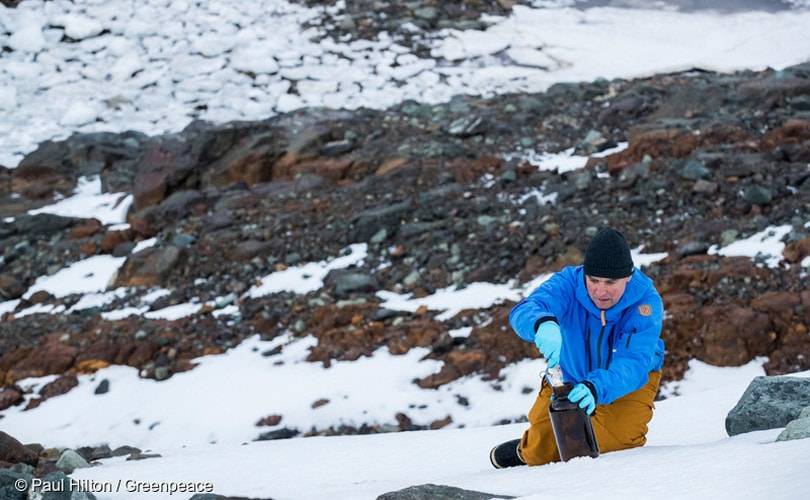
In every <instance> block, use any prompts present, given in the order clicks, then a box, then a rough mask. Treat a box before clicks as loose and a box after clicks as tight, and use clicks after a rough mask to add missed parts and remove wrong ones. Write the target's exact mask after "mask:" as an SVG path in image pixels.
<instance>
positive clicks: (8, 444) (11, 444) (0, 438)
mask: <svg viewBox="0 0 810 500" xmlns="http://www.w3.org/2000/svg"><path fill="white" fill-rule="evenodd" d="M38 458H39V457H37V454H36V453H34V452H33V451H31V450H30V449H28V448H26V447H25V446H23V444H22V443H20V442H19V441H17V440H16V439H15V438H14V437H12V436H9V435H8V434H6V433H5V432H3V431H0V461H2V462H8V463H12V464H18V463H23V464H29V465H36V464H37V460H38ZM0 498H5V497H3V496H2V495H0Z"/></svg>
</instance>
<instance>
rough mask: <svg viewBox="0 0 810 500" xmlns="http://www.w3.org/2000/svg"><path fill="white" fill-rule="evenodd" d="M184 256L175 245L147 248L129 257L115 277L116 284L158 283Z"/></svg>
mask: <svg viewBox="0 0 810 500" xmlns="http://www.w3.org/2000/svg"><path fill="white" fill-rule="evenodd" d="M182 256H183V252H182V250H181V249H179V248H177V247H174V246H168V247H162V248H157V247H150V248H145V249H143V250H141V251H140V252H138V253H135V254H132V255H130V256H129V258H127V260H126V262H124V265H123V267H122V268H121V270H120V271H119V273H118V276H117V277H116V279H115V286H154V285H158V284H160V283H161V282H162V280H163V279H164V278H165V277H166V276H167V275H168V274H169V273H170V272H171V270H172V269H173V268H174V266H175V265H176V264H177V263H178V262H179V261H180V259H181V257H182Z"/></svg>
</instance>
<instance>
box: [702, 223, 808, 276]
mask: <svg viewBox="0 0 810 500" xmlns="http://www.w3.org/2000/svg"><path fill="white" fill-rule="evenodd" d="M792 229H793V226H791V225H790V224H785V225H781V226H771V227H769V228H767V229H764V230H762V231H760V232H758V233H755V234H753V235H751V236H749V237H748V238H745V239H742V240H738V241H735V242H734V243H731V244H730V245H727V246H725V247H723V248H718V247H717V245H712V246H711V247H709V251H708V253H709V255H722V256H723V257H750V258H752V259H754V258H764V262H765V264H766V265H767V266H768V267H777V266H778V265H779V261H781V260H782V251H783V250H784V249H785V244H784V243H782V238H784V237H785V236H786V235H787V234H788V233H789V232H790V231H791V230H792Z"/></svg>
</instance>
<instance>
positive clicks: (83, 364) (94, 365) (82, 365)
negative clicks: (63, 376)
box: [74, 359, 110, 373]
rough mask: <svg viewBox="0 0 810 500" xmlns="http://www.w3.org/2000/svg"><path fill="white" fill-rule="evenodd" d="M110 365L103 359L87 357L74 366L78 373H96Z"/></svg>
mask: <svg viewBox="0 0 810 500" xmlns="http://www.w3.org/2000/svg"><path fill="white" fill-rule="evenodd" d="M108 366H110V363H109V362H107V361H104V360H103V359H85V360H83V361H79V362H77V363H76V366H75V367H74V368H75V370H76V371H77V372H78V373H95V372H97V371H99V370H101V369H102V368H107V367H108Z"/></svg>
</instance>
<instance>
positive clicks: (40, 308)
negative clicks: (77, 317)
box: [14, 304, 65, 319]
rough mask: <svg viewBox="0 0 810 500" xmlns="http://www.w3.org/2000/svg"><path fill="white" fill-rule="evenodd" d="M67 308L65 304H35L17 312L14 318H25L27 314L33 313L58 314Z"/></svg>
mask: <svg viewBox="0 0 810 500" xmlns="http://www.w3.org/2000/svg"><path fill="white" fill-rule="evenodd" d="M64 310H65V306H62V305H60V306H55V305H53V304H34V305H33V306H31V307H28V308H25V309H23V310H22V311H20V312H18V313H15V314H14V318H15V319H19V318H24V317H25V316H30V315H32V314H45V313H50V314H58V313H61V312H63V311H64Z"/></svg>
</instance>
